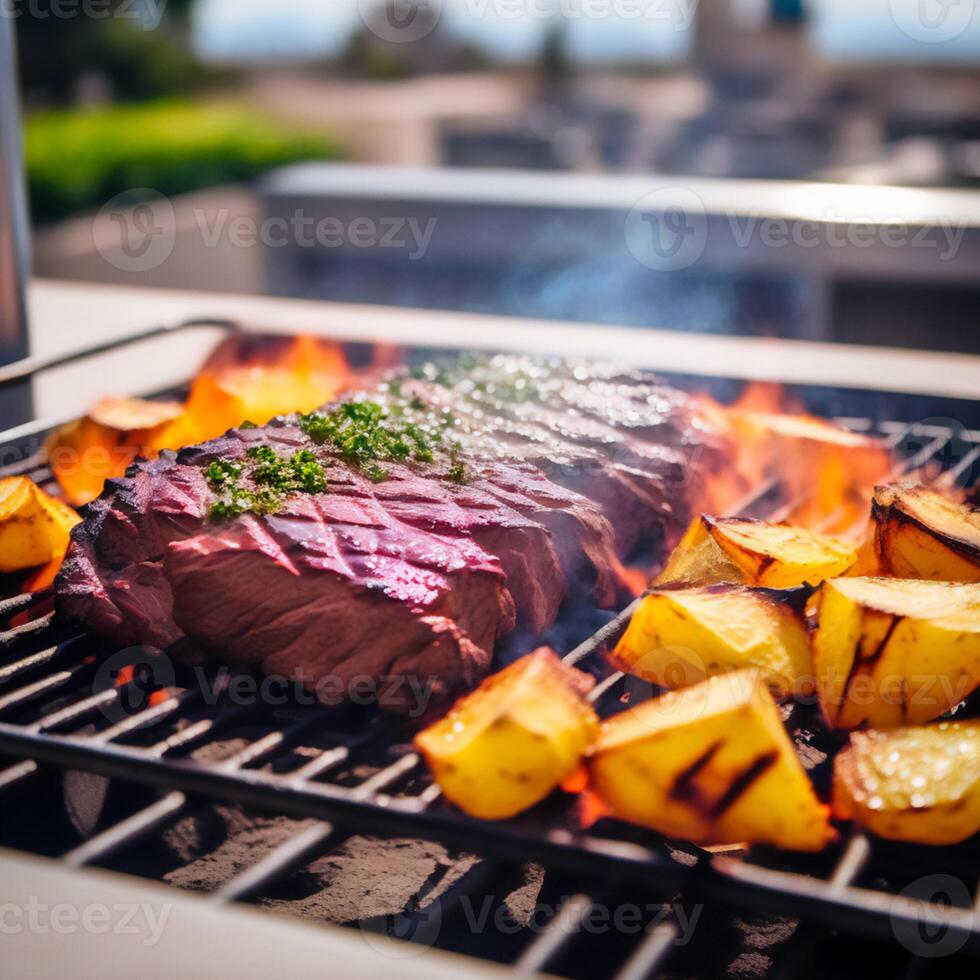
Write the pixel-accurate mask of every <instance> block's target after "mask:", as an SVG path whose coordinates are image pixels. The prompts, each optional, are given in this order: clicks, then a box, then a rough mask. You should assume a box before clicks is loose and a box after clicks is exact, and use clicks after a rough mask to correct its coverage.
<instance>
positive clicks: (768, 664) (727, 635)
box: [612, 585, 814, 696]
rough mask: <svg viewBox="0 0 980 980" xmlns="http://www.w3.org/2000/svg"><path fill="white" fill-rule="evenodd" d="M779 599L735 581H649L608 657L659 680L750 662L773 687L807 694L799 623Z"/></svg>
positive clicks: (665, 683)
mask: <svg viewBox="0 0 980 980" xmlns="http://www.w3.org/2000/svg"><path fill="white" fill-rule="evenodd" d="M787 599H788V596H787V594H784V593H779V592H776V591H774V590H772V589H754V588H748V587H746V586H741V585H707V586H697V587H692V588H680V589H670V588H665V589H656V590H654V591H652V592H650V593H648V594H647V595H645V596H644V597H643V599H642V600H641V601H640V607H639V609H637V611H636V612H635V613H634V614H633V617H632V619H631V620H630V624H629V627H628V628H627V630H626V632H625V634H624V635H623V638H622V639H621V640H620V641H619V644H618V645H617V646H616V649H615V650H614V651H613V653H612V659H613V660H614V661H615V662H616V664H617V665H618V666H619V667H620V668H621V669H622V670H625V671H627V672H628V673H630V674H633V675H635V676H637V677H642V678H643V679H644V680H648V681H652V682H653V683H654V684H658V685H659V686H661V687H668V688H678V687H688V686H689V685H691V684H697V683H699V682H700V681H703V680H705V678H707V677H711V676H714V675H715V674H722V673H726V672H727V671H731V670H738V669H740V668H742V667H758V668H759V669H760V670H761V671H762V674H763V677H764V678H765V681H766V683H767V684H768V685H769V687H770V688H771V689H772V690H773V691H774V692H775V693H776V694H777V695H780V696H782V695H793V694H796V695H806V694H812V693H813V690H814V684H813V678H812V670H811V666H810V644H809V640H808V638H807V633H806V626H805V625H804V622H803V616H802V615H801V614H800V613H799V612H798V611H797V610H796V609H794V608H793V607H792V606H791V605H790V604H789V602H788V601H787Z"/></svg>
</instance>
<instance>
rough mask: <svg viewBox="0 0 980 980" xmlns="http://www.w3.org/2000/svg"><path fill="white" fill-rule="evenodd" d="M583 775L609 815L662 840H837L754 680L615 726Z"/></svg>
mask: <svg viewBox="0 0 980 980" xmlns="http://www.w3.org/2000/svg"><path fill="white" fill-rule="evenodd" d="M589 770H590V775H591V780H592V787H593V789H594V790H595V792H596V793H597V794H598V795H599V797H600V798H601V799H602V800H603V801H604V802H605V803H606V805H607V806H609V807H610V809H611V810H612V811H613V813H615V814H616V815H617V816H619V817H622V818H623V819H624V820H630V821H632V822H634V823H638V824H642V825H643V826H646V827H652V828H653V829H654V830H657V831H659V832H660V833H662V834H666V835H667V836H669V837H677V838H683V839H685V840H691V841H696V842H698V843H702V844H735V843H742V842H748V843H768V844H775V845H776V846H778V847H784V848H787V849H790V850H800V851H818V850H820V849H821V848H823V847H824V845H825V844H827V843H828V842H829V841H830V840H832V839H833V836H834V833H833V830H832V829H831V827H830V824H829V822H828V808H827V807H826V806H823V805H822V804H821V803H820V802H819V800H818V799H817V796H816V794H815V793H814V791H813V787H812V786H811V784H810V781H809V779H808V778H807V775H806V773H805V772H804V771H803V766H802V765H801V764H800V761H799V759H798V758H797V756H796V752H795V750H794V748H793V743H792V741H791V740H790V738H789V736H788V735H787V733H786V730H785V728H783V724H782V722H781V721H780V718H779V711H778V709H777V707H776V703H775V701H773V699H772V695H771V694H770V693H769V690H768V688H767V687H766V685H765V683H764V680H763V677H762V675H761V674H760V673H759V672H758V671H756V670H751V669H750V670H742V671H736V672H734V673H730V674H725V675H721V676H717V677H712V678H710V679H709V680H707V681H705V682H704V683H702V684H698V685H696V686H694V687H687V688H684V689H683V690H680V691H672V692H671V693H669V694H666V695H664V696H663V697H662V698H657V699H655V700H652V701H646V702H644V703H643V704H640V705H638V706H637V707H636V708H633V709H631V710H628V711H624V712H623V713H622V714H619V715H616V716H614V717H613V718H611V719H609V720H608V721H606V722H604V723H603V725H602V729H601V732H600V734H599V740H598V741H597V742H596V745H595V748H594V749H593V752H592V756H591V759H590V761H589Z"/></svg>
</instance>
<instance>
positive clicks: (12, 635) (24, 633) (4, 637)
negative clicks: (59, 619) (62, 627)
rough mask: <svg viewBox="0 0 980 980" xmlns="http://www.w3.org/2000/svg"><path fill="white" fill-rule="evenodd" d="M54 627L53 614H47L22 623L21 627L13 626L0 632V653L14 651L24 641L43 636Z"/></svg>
mask: <svg viewBox="0 0 980 980" xmlns="http://www.w3.org/2000/svg"><path fill="white" fill-rule="evenodd" d="M53 625H54V613H53V612H52V613H48V614H47V615H46V616H41V617H40V618H39V619H35V620H32V621H31V622H29V623H24V625H23V626H15V627H14V628H13V629H8V630H4V631H2V632H0V653H3V652H4V651H5V650H14V649H16V648H17V647H18V646H19V645H21V644H22V643H24V642H25V641H26V640H31V639H33V638H35V637H38V636H43V635H44V633H46V632H47V631H48V629H49V628H51V627H52V626H53Z"/></svg>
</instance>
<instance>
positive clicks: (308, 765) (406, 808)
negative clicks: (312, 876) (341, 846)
mask: <svg viewBox="0 0 980 980" xmlns="http://www.w3.org/2000/svg"><path fill="white" fill-rule="evenodd" d="M841 421H842V422H843V423H844V424H846V425H848V426H849V427H850V428H852V429H854V430H857V431H866V432H871V431H877V432H878V433H880V434H883V435H885V436H886V437H887V439H888V442H889V444H890V445H891V446H892V448H893V449H894V451H895V453H896V458H898V459H899V460H900V462H899V464H898V466H897V467H896V471H895V473H894V474H893V475H895V476H898V475H902V474H907V473H912V472H916V473H925V474H926V475H928V476H929V478H931V479H935V480H937V481H938V482H941V483H944V484H946V485H955V484H959V485H969V484H972V482H973V480H974V473H975V471H976V469H977V465H978V459H980V433H976V432H968V431H962V430H956V429H954V428H952V427H950V426H943V425H931V424H920V425H905V424H901V423H882V424H878V425H875V424H873V423H872V422H871V421H869V420H865V419H846V420H841ZM0 441H2V438H0ZM951 447H954V449H955V451H953V452H952V458H944V452H945V453H946V454H947V456H948V455H949V450H950V448H951ZM22 466H23V471H29V472H31V475H32V476H34V478H35V479H37V480H39V481H40V482H42V483H43V482H45V481H49V480H50V479H51V474H50V471H48V470H47V469H46V468H45V467H44V466H43V465H41V464H40V462H39V461H38V460H37V459H31V460H27V461H26V462H25V463H24V464H22ZM7 469H8V471H10V470H11V468H10V467H8V468H7ZM940 471H941V472H940ZM778 489H779V488H778V487H776V486H775V485H767V486H764V487H761V488H759V490H758V491H757V492H756V493H755V494H753V496H752V497H751V498H750V499H748V500H746V501H743V503H742V505H741V506H740V507H739V508H737V512H738V513H741V514H746V515H752V516H764V515H772V514H773V513H774V503H773V501H774V499H775V500H776V501H777V503H778V496H779V494H778ZM49 599H50V591H47V592H44V593H38V594H36V595H33V596H30V595H18V596H14V597H12V598H10V599H7V600H4V601H2V602H0V625H2V624H6V625H8V627H9V628H7V629H6V630H5V631H3V632H0V756H3V757H7V758H9V759H10V760H13V761H11V762H10V763H9V764H6V765H5V767H4V768H2V769H0V806H2V807H4V808H6V807H8V806H10V805H11V802H12V800H13V798H14V795H15V794H16V792H17V791H18V790H19V789H22V788H23V787H24V786H25V785H26V784H28V783H29V782H30V781H31V780H32V779H34V778H35V777H37V776H38V775H39V774H40V773H41V772H42V771H43V770H44V769H45V768H46V767H50V768H54V769H57V770H83V771H87V772H90V773H93V774H98V775H101V776H105V777H109V778H111V779H116V780H122V781H125V782H127V783H135V784H140V785H143V786H146V787H151V788H153V789H154V790H157V791H160V795H159V797H158V798H157V799H156V800H155V801H154V802H153V803H151V804H149V805H147V806H145V807H144V808H142V809H138V810H136V811H135V812H133V813H132V814H130V815H129V816H128V817H127V818H126V819H124V820H122V821H121V822H118V823H116V824H114V825H112V826H110V827H108V828H107V829H105V830H103V831H102V832H100V833H98V834H96V835H95V836H93V837H91V838H90V839H88V840H86V841H85V842H84V843H82V844H80V845H79V846H77V847H76V848H74V849H73V850H71V851H69V852H68V853H67V854H64V855H63V858H64V860H65V861H67V862H68V863H69V864H71V865H74V866H84V865H91V864H102V863H105V862H107V861H110V860H112V859H113V857H114V856H115V855H117V854H118V853H119V852H121V851H122V850H123V849H125V848H127V847H130V846H131V845H133V844H134V843H136V842H138V841H140V840H142V839H144V838H145V837H146V836H147V835H150V834H152V833H153V832H155V831H158V830H159V829H160V828H161V827H164V826H166V825H167V824H169V823H170V822H172V821H175V820H176V819H177V818H179V816H180V815H181V814H182V813H184V812H185V811H186V810H187V809H188V808H189V807H190V806H191V804H192V802H194V801H196V800H199V799H201V800H205V801H209V802H223V803H231V804H238V805H242V806H245V807H249V808H254V809H255V810H258V811H261V812H267V813H272V814H278V815H283V816H288V817H293V818H314V819H315V820H317V821H319V822H317V823H315V824H313V825H312V826H310V827H307V828H306V829H304V830H302V831H301V832H298V833H297V834H296V835H295V836H292V837H291V838H289V839H287V840H286V841H285V842H284V843H282V844H281V845H279V846H278V847H276V848H275V849H274V850H272V851H271V853H269V854H267V855H266V856H265V857H264V858H262V859H261V860H259V861H258V862H257V863H256V864H254V865H253V866H252V867H250V868H248V869H247V870H245V871H243V872H241V873H240V874H239V875H238V876H237V877H233V878H232V879H231V880H229V881H227V882H226V883H225V884H224V885H223V886H222V887H221V888H219V889H218V890H217V891H216V892H215V893H214V894H213V895H212V900H213V901H215V902H231V901H243V900H247V899H249V898H251V897H253V896H256V895H259V894H261V893H263V892H266V891H267V890H268V889H269V888H270V887H272V886H273V885H275V883H276V882H278V881H280V880H282V879H283V878H284V877H285V876H287V875H288V874H290V873H291V872H292V871H293V870H295V869H296V868H298V867H300V866H302V865H304V864H306V863H308V862H309V861H311V860H312V859H314V858H315V857H317V856H318V855H320V854H323V853H326V852H327V851H329V850H330V849H331V848H333V847H334V846H336V845H337V844H338V843H340V842H342V841H343V840H344V839H345V838H346V837H348V836H349V835H350V834H351V833H353V832H355V830H356V832H357V833H369V834H377V835H381V836H393V835H394V836H402V837H405V836H409V837H422V838H427V839H432V840H437V841H439V842H441V843H445V844H448V845H451V846H455V847H459V848H463V849H465V850H467V851H470V852H473V853H476V854H478V855H480V856H482V857H486V858H490V859H491V863H490V865H489V868H491V869H492V868H493V867H495V866H496V865H494V864H493V861H497V862H527V861H535V862H538V863H540V864H542V865H544V866H545V867H547V868H549V869H560V870H561V871H564V872H568V873H570V874H572V875H575V876H578V878H577V879H576V880H579V879H583V880H584V879H588V880H593V881H596V882H599V883H603V882H605V883H608V882H611V881H635V882H642V883H643V884H644V885H645V886H651V885H655V886H657V887H658V888H659V887H661V886H663V887H664V888H667V889H676V888H679V889H682V890H683V892H684V894H692V895H697V896H703V897H704V898H706V899H710V900H713V901H716V902H722V903H725V904H727V905H733V906H735V907H743V906H747V905H748V906H753V907H756V908H758V909H760V910H768V911H774V912H783V913H785V912H786V911H787V910H792V911H793V913H794V914H799V915H801V916H806V917H809V918H812V919H813V920H815V921H818V922H821V923H824V924H825V925H827V926H830V927H832V928H835V929H839V930H842V931H845V932H849V933H853V934H856V935H862V936H869V937H877V938H881V939H885V940H891V939H894V935H895V929H896V928H897V927H900V926H908V927H909V928H918V927H919V926H920V925H922V924H923V923H925V924H927V925H931V926H934V927H936V928H942V929H945V930H947V932H948V934H949V935H951V936H953V937H955V938H956V939H957V941H962V945H963V947H964V948H965V949H967V950H969V951H970V952H971V953H973V954H975V955H980V891H976V890H975V892H974V897H973V900H972V904H971V905H969V906H964V907H950V906H942V905H938V904H932V903H930V902H927V901H923V900H920V899H917V898H915V897H911V896H906V895H901V894H897V893H896V891H895V889H894V887H891V888H889V886H888V883H890V882H894V881H896V880H898V881H902V880H910V879H914V878H915V877H919V876H926V875H935V874H948V875H951V876H953V877H955V878H956V879H957V880H962V879H963V878H964V876H968V877H969V878H971V879H972V880H973V881H974V888H975V885H976V882H977V881H978V879H980V850H978V848H977V845H976V841H974V842H968V843H967V844H965V845H962V846H960V847H957V848H941V849H937V848H917V847H913V846H903V847H897V846H896V845H894V844H886V843H885V842H879V841H873V840H872V839H870V838H868V837H867V836H865V835H863V834H860V833H856V834H855V835H854V836H852V837H851V838H850V839H849V840H848V841H846V842H845V843H844V844H843V845H841V846H839V847H837V848H836V849H831V850H830V851H829V852H828V853H826V854H824V855H820V856H807V857H805V858H804V857H801V856H796V855H785V854H777V853H774V852H771V851H768V850H766V849H753V850H752V851H751V852H750V853H747V854H743V853H738V854H734V853H714V854H709V853H706V852H704V851H700V850H699V849H697V848H693V847H691V846H689V845H683V844H677V843H676V842H667V841H665V840H663V839H661V838H659V837H657V836H656V835H655V834H652V833H648V832H639V831H638V830H637V828H627V827H624V826H622V825H619V824H617V823H616V822H614V821H608V820H604V821H600V823H599V824H596V825H595V826H594V827H592V828H591V829H589V830H582V829H580V828H579V827H578V820H577V815H576V813H575V812H574V804H573V803H569V802H568V801H560V800H551V801H548V802H547V803H546V804H542V806H541V807H539V808H537V809H536V810H535V811H532V812H531V813H529V814H526V815H524V816H523V817H521V818H518V819H516V820H513V821H509V822H507V823H504V824H491V823H484V822H479V821H475V820H471V819H469V818H467V817H465V816H464V815H462V814H459V813H457V812H455V811H453V810H451V809H450V808H449V807H446V806H443V805H441V803H440V794H439V789H438V787H437V786H435V785H434V784H433V783H432V782H431V781H430V779H429V777H428V775H427V773H426V772H425V769H424V766H423V765H422V763H421V761H420V759H419V757H418V756H417V755H416V754H415V753H414V752H412V751H410V750H409V749H408V748H407V747H406V746H405V744H404V743H405V741H406V740H407V738H408V737H409V734H408V732H407V731H406V729H405V728H404V723H403V722H401V721H399V720H398V719H395V718H391V717H385V716H380V715H367V714H365V713H364V712H359V711H358V710H356V709H352V708H346V707H345V708H336V709H327V708H322V707H312V706H309V707H300V706H295V705H290V706H289V711H288V712H286V713H285V714H286V715H288V717H287V718H286V720H285V721H283V720H282V719H281V718H280V717H279V713H277V712H270V711H268V710H266V709H264V708H263V707H262V705H261V704H259V703H258V701H256V703H254V704H250V705H249V704H246V705H242V704H236V703H234V699H233V698H232V697H231V691H232V687H233V684H234V682H235V677H234V676H231V675H222V676H220V677H217V678H216V679H215V681H214V683H215V686H214V688H213V689H212V695H213V696H211V697H208V696H207V694H206V692H205V691H203V690H201V688H200V686H194V685H193V684H192V683H188V684H185V685H183V686H182V685H181V683H180V681H181V680H182V678H180V677H179V678H178V683H177V684H176V685H175V686H174V688H173V689H171V690H168V691H167V692H166V694H165V695H160V694H159V692H157V694H156V696H154V697H147V694H148V692H146V691H144V690H143V689H142V688H141V686H140V684H139V679H138V678H134V679H132V680H130V681H129V682H128V683H127V684H124V685H122V686H119V687H109V688H108V689H104V690H96V689H95V688H93V681H94V680H95V677H96V674H97V672H98V669H99V664H100V663H101V659H100V656H99V654H100V651H98V650H95V649H93V647H92V644H91V641H90V640H89V639H88V638H87V637H85V636H80V635H70V634H69V633H68V632H66V629H65V627H64V626H63V625H62V624H60V623H59V622H58V621H57V620H56V619H55V617H54V616H53V614H50V613H49V614H47V615H45V616H42V617H41V618H40V619H38V620H37V621H35V622H28V623H25V624H23V625H20V626H10V625H9V624H10V620H11V619H12V618H13V617H15V616H18V615H23V614H24V613H27V612H30V611H31V610H32V609H34V608H36V607H40V606H41V605H42V604H43V603H44V602H46V601H48V600H49ZM632 608H633V607H632V606H631V607H630V608H628V609H626V610H624V611H623V612H622V613H620V614H619V615H618V616H617V617H615V618H614V619H613V620H612V621H611V622H609V623H607V624H606V625H604V626H603V627H602V628H601V629H599V630H598V631H596V632H595V633H594V634H593V635H592V636H590V637H589V638H588V639H586V640H585V641H584V642H583V643H582V644H581V645H580V646H578V647H576V648H575V649H573V650H572V651H571V652H570V653H568V655H567V656H566V658H565V659H566V661H567V662H569V663H574V664H576V665H578V666H579V667H581V668H583V669H587V670H590V671H591V672H592V673H593V674H595V675H596V676H597V678H598V679H599V683H598V684H597V686H596V688H595V689H594V691H593V693H592V697H593V700H594V701H595V704H596V707H597V709H598V710H599V713H600V714H609V713H611V712H612V711H614V710H615V709H616V708H617V707H619V706H620V702H621V698H622V696H623V691H624V678H623V676H622V675H621V674H610V673H609V669H608V667H607V666H606V664H605V661H604V660H603V656H602V654H603V651H604V650H605V648H606V647H607V646H608V645H609V644H610V643H611V642H613V641H614V640H615V638H616V637H617V635H618V634H619V632H620V631H621V630H622V629H623V628H624V627H625V624H626V622H627V621H628V618H629V615H630V613H631V611H632ZM134 697H135V698H137V701H136V703H135V706H134V705H133V704H132V703H131V700H130V699H132V698H134ZM116 711H119V712H120V713H121V717H119V718H118V720H115V721H114V722H113V723H112V724H105V722H106V721H107V720H110V719H111V716H112V715H113V714H114V713H115V712H116ZM280 722H281V723H280ZM806 722H807V717H806V712H805V709H804V708H801V707H799V706H797V707H794V708H793V715H792V716H791V717H790V718H789V724H790V727H791V728H792V727H793V726H794V725H796V724H799V725H801V726H805V725H806ZM246 723H247V724H246ZM256 724H258V725H259V727H260V729H261V730H262V731H263V734H261V735H259V736H258V737H252V738H250V739H249V741H248V742H247V744H246V745H245V747H244V748H242V749H241V750H240V751H238V752H237V754H235V755H233V756H231V757H230V758H227V759H225V760H223V761H221V762H218V763H211V764H202V763H197V762H194V761H192V760H191V759H190V753H191V752H192V751H193V750H195V749H198V748H200V747H201V746H204V745H207V744H209V743H213V742H215V741H216V740H217V739H218V737H219V736H221V737H224V736H225V735H227V734H235V733H237V732H240V731H250V730H251V728H253V727H254V726H255V725H256ZM92 726H95V728H96V731H95V732H94V733H92V732H90V731H87V728H91V727H92ZM100 726H104V727H100ZM249 726H251V727H249ZM311 733H314V734H315V735H316V738H317V740H318V742H321V743H323V745H322V748H321V750H320V752H319V754H318V755H316V756H315V757H314V758H312V759H308V760H306V761H304V762H302V763H301V764H298V765H291V755H290V753H291V750H292V749H293V748H294V747H295V746H296V745H297V744H299V742H300V741H301V740H302V739H303V738H304V737H306V736H309V735H310V734H311ZM379 758H381V759H382V760H383V762H382V764H380V765H378V764H377V760H378V759H379ZM362 767H369V768H370V769H371V770H373V771H372V772H371V775H370V776H369V777H368V778H353V777H352V775H351V774H352V773H355V772H357V771H358V770H359V769H360V768H362ZM679 856H680V858H682V859H679ZM896 867H900V868H901V875H899V876H898V877H897V878H896V876H895V873H894V869H895V868H896ZM487 873H491V874H492V871H488V872H487ZM600 890H601V887H600V888H597V889H595V890H590V891H582V892H581V893H579V894H575V895H573V896H572V897H571V898H569V899H568V900H567V901H566V902H565V903H564V904H563V905H562V906H561V908H560V909H559V910H558V911H557V914H556V915H555V917H554V919H553V920H552V922H551V924H550V926H549V927H548V928H547V929H545V930H544V931H543V932H541V933H540V934H539V935H538V936H537V937H536V938H535V939H534V940H533V941H532V942H531V943H530V944H529V945H528V946H527V948H526V949H524V950H523V952H522V953H521V955H520V958H519V959H518V961H517V963H516V965H517V966H518V967H520V968H521V969H522V970H524V971H526V972H539V971H545V970H549V969H550V968H551V967H553V966H554V965H555V964H556V963H557V962H558V961H559V960H560V959H561V957H562V956H563V955H566V954H567V951H568V947H569V946H570V945H571V944H573V943H574V941H575V939H576V936H577V934H578V933H579V931H580V930H581V928H582V926H583V923H584V922H585V921H586V920H587V917H588V916H589V914H590V911H591V909H592V907H593V904H594V903H595V902H596V901H598V900H599V899H600V898H601V895H599V894H598V892H599V891H600ZM677 934H678V930H677V926H676V924H674V923H671V922H666V923H660V924H657V925H656V927H655V928H653V929H652V930H650V931H649V932H648V933H646V934H645V935H642V936H641V937H640V938H639V940H638V941H637V943H636V945H635V948H633V949H632V950H630V951H629V952H628V955H626V956H625V957H624V962H623V964H622V967H621V970H620V972H619V973H618V976H619V977H623V978H630V980H633V978H639V977H644V976H648V975H650V974H651V973H653V972H654V971H655V970H657V969H658V968H662V967H663V966H664V963H665V961H666V959H667V958H668V957H669V956H670V955H671V954H672V953H673V952H674V950H675V940H676V938H677Z"/></svg>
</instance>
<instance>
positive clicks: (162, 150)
mask: <svg viewBox="0 0 980 980" xmlns="http://www.w3.org/2000/svg"><path fill="white" fill-rule="evenodd" d="M25 154H26V160H27V174H28V184H29V187H30V196H31V207H32V213H33V218H34V220H35V221H54V220H57V219H59V218H63V217H66V216H67V215H70V214H73V213H76V212H78V211H84V210H88V209H91V208H98V207H101V206H102V205H103V204H104V203H105V202H106V201H108V200H109V199H110V198H112V197H114V196H115V195H116V194H119V193H121V192H123V191H129V190H132V189H134V188H140V187H146V188H152V189H153V190H155V191H159V192H160V193H161V194H165V195H171V194H180V193H182V192H185V191H191V190H196V189H198V188H202V187H211V186H214V185H216V184H224V183H228V182H233V181H245V180H249V179H251V178H253V177H256V176H258V175H259V174H261V173H263V172H265V171H267V170H269V169H271V168H273V167H277V166H281V165H283V164H287V163H295V162H298V161H300V160H311V159H316V160H323V159H334V158H336V157H338V156H339V155H340V151H339V147H338V146H337V145H336V144H335V143H333V142H332V141H331V140H329V139H326V138H323V137H321V136H317V135H312V134H310V133H308V132H304V131H302V130H296V129H293V128H289V127H287V126H284V125H283V124H282V123H280V122H277V121H276V120H275V119H270V118H269V117H267V116H263V115H262V114H261V113H257V112H255V111H254V110H252V109H249V108H246V107H242V106H234V105H209V106H199V105H192V104H185V103H179V102H155V103H149V104H143V105H135V106H114V107H111V108H106V109H94V110H70V111H64V110H58V111H50V112H43V113H38V114H35V115H33V116H31V117H29V118H28V120H27V123H26V126H25Z"/></svg>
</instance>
